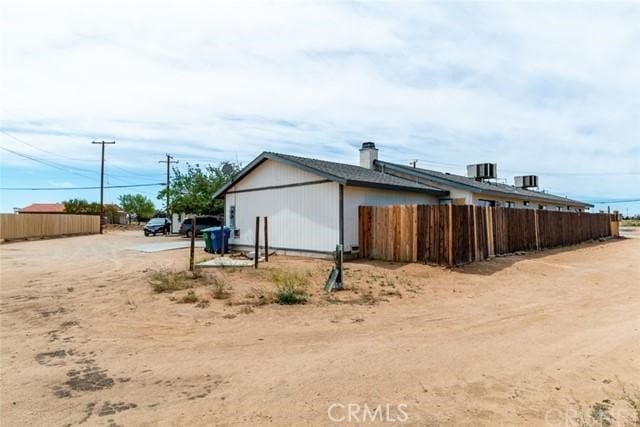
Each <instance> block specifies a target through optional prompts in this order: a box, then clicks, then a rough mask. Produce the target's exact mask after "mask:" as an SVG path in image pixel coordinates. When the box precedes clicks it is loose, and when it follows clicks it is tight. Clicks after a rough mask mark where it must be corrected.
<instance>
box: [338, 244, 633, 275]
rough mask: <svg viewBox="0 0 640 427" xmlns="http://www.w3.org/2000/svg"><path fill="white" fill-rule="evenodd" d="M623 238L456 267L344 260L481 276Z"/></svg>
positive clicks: (347, 262)
mask: <svg viewBox="0 0 640 427" xmlns="http://www.w3.org/2000/svg"><path fill="white" fill-rule="evenodd" d="M624 240H625V237H621V238H614V239H610V240H605V241H602V242H601V241H591V242H583V243H578V244H576V245H571V246H562V247H557V248H551V249H545V250H542V251H539V252H525V253H524V254H522V255H506V256H498V257H495V258H491V259H487V260H484V261H476V262H472V263H470V264H464V265H460V266H456V267H447V266H443V265H438V264H431V263H428V264H424V263H419V262H418V263H408V262H391V261H379V260H370V259H361V258H359V259H353V260H350V261H346V262H345V264H346V265H347V266H348V265H349V264H355V265H370V266H375V267H377V268H381V269H384V270H389V271H396V270H398V269H401V268H402V267H405V266H409V265H412V266H415V265H420V264H422V265H423V266H424V267H425V268H450V269H451V270H452V271H455V272H457V273H461V274H472V275H481V276H491V275H493V274H495V273H497V272H500V271H502V270H504V269H506V268H509V267H511V266H512V265H514V264H516V263H518V262H521V261H526V260H539V259H543V258H546V257H548V256H550V255H557V254H561V253H564V252H571V251H575V250H579V249H584V248H591V247H597V246H608V245H616V244H618V243H620V242H622V241H624Z"/></svg>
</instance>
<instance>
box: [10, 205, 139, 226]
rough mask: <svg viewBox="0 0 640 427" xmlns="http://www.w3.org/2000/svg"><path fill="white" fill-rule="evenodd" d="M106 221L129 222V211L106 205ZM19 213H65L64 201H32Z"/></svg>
mask: <svg viewBox="0 0 640 427" xmlns="http://www.w3.org/2000/svg"><path fill="white" fill-rule="evenodd" d="M104 210H105V222H106V223H107V224H127V223H128V218H127V213H126V212H125V211H123V210H122V208H121V207H120V206H118V205H116V204H107V205H104ZM17 213H19V214H63V213H66V212H65V210H64V204H62V203H32V204H30V205H29V206H26V207H24V208H22V209H18V211H17Z"/></svg>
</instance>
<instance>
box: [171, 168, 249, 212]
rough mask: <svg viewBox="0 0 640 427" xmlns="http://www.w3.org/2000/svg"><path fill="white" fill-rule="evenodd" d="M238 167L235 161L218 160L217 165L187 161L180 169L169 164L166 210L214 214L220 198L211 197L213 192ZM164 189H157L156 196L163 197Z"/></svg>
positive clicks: (234, 173) (229, 179) (232, 175)
mask: <svg viewBox="0 0 640 427" xmlns="http://www.w3.org/2000/svg"><path fill="white" fill-rule="evenodd" d="M239 171H240V167H239V166H238V165H237V164H234V163H230V162H223V163H220V164H219V165H218V166H212V165H207V166H205V167H201V166H200V165H199V164H195V165H191V164H189V163H187V170H186V171H184V172H182V171H180V170H178V169H177V168H173V173H174V177H173V179H172V180H171V188H170V190H169V199H170V202H169V203H170V211H171V212H180V213H188V214H196V215H217V214H220V213H222V212H223V203H222V201H221V200H213V195H214V193H215V192H216V191H218V189H220V188H221V187H222V186H223V185H225V184H226V183H228V182H229V181H231V180H232V179H233V177H234V176H236V174H237V173H238V172H239ZM166 198H167V189H166V188H165V189H163V190H161V191H160V192H159V193H158V200H166Z"/></svg>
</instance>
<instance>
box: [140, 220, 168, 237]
mask: <svg viewBox="0 0 640 427" xmlns="http://www.w3.org/2000/svg"><path fill="white" fill-rule="evenodd" d="M170 232H171V221H169V219H167V218H151V219H150V220H149V221H148V222H147V223H146V224H145V225H144V235H145V236H149V234H153V235H154V236H155V235H156V234H157V233H162V234H167V233H170Z"/></svg>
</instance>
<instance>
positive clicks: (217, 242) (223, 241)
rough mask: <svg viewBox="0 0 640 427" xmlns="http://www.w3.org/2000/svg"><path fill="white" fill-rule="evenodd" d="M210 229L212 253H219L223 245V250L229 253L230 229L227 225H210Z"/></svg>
mask: <svg viewBox="0 0 640 427" xmlns="http://www.w3.org/2000/svg"><path fill="white" fill-rule="evenodd" d="M211 230H212V231H211V237H212V239H211V240H212V242H211V243H212V246H213V253H215V254H219V253H221V248H222V247H223V245H224V252H225V253H229V236H231V229H230V228H229V227H211Z"/></svg>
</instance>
